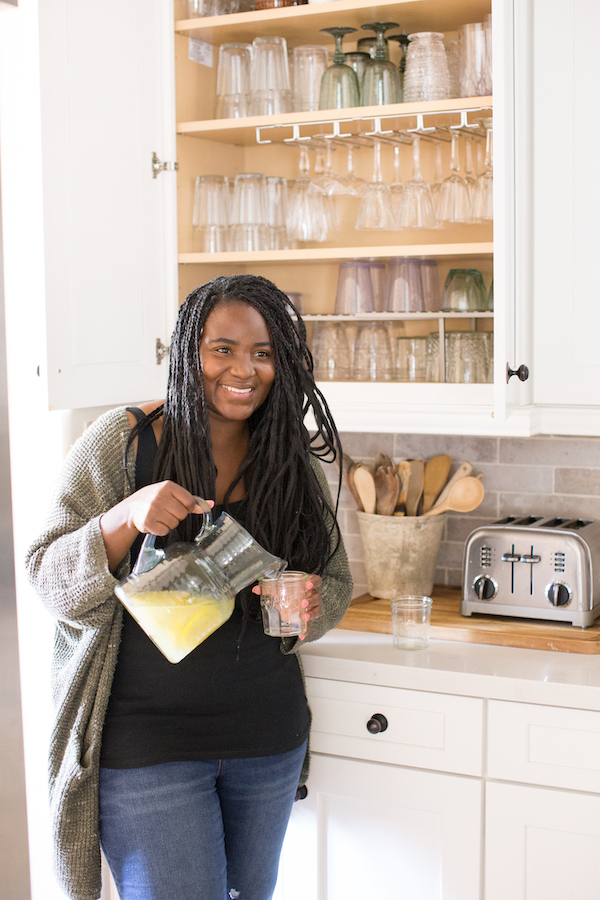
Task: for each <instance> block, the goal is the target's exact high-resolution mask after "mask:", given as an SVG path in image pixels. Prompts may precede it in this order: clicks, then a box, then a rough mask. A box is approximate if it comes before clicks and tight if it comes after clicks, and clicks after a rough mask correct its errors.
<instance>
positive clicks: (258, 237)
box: [231, 172, 268, 250]
mask: <svg viewBox="0 0 600 900" xmlns="http://www.w3.org/2000/svg"><path fill="white" fill-rule="evenodd" d="M267 245H268V237H267V194H266V178H265V176H264V175H260V174H258V173H253V172H252V173H250V172H243V173H241V174H239V175H236V176H235V182H234V187H233V208H232V213H231V249H232V250H267V249H268V246H267Z"/></svg>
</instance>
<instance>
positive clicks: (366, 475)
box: [354, 463, 377, 514]
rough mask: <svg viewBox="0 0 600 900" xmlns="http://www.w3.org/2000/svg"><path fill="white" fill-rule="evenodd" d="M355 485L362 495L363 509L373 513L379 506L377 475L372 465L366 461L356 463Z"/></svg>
mask: <svg viewBox="0 0 600 900" xmlns="http://www.w3.org/2000/svg"><path fill="white" fill-rule="evenodd" d="M354 487H355V488H356V493H357V494H358V496H359V497H360V502H361V504H362V508H363V510H364V511H365V512H366V513H371V514H373V513H374V512H375V510H376V508H377V494H376V492H375V477H374V475H373V470H372V469H371V467H370V466H367V465H365V464H364V463H357V464H356V469H355V470H354Z"/></svg>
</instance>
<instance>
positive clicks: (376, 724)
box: [367, 713, 388, 734]
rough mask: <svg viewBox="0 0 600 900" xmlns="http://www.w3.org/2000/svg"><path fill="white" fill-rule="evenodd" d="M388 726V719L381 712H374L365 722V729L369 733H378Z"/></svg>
mask: <svg viewBox="0 0 600 900" xmlns="http://www.w3.org/2000/svg"><path fill="white" fill-rule="evenodd" d="M387 727H388V720H387V719H386V717H385V716H383V715H382V714H381V713H375V715H373V716H371V718H370V719H369V721H368V722H367V731H370V732H371V734H379V733H380V732H381V731H385V729H386V728H387Z"/></svg>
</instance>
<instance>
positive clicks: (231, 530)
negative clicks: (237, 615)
mask: <svg viewBox="0 0 600 900" xmlns="http://www.w3.org/2000/svg"><path fill="white" fill-rule="evenodd" d="M195 500H196V503H197V505H198V506H200V507H201V508H202V509H203V523H202V528H201V530H200V532H199V533H198V535H197V536H196V538H195V539H194V542H193V543H191V544H185V543H175V544H172V545H171V546H170V547H167V548H166V550H161V549H157V548H156V547H155V541H156V538H155V536H154V535H153V534H147V535H146V537H145V538H144V542H143V544H142V547H141V550H140V553H139V555H138V558H137V561H136V563H135V566H134V567H133V570H132V572H131V574H130V575H129V576H128V577H127V578H125V579H124V580H123V581H121V582H120V583H119V584H118V585H117V587H116V588H115V594H116V595H117V597H118V598H119V600H120V601H121V603H123V605H124V606H125V608H126V609H127V610H128V611H129V613H130V614H131V615H132V616H133V618H134V619H135V620H136V622H137V623H138V624H139V625H140V626H141V627H142V628H143V629H144V631H145V632H146V634H147V635H148V637H149V638H150V639H151V640H152V641H153V642H154V643H155V644H156V646H157V647H158V649H159V650H160V651H161V652H162V653H163V654H164V656H166V658H167V659H168V660H169V662H172V663H178V662H180V660H182V659H183V658H184V657H185V656H187V655H188V653H191V651H192V650H194V648H195V647H197V646H198V644H200V643H201V642H202V641H204V640H205V639H206V638H207V637H209V635H211V634H212V633H213V631H216V630H217V628H220V626H221V625H222V624H223V623H224V622H226V621H227V619H228V618H229V617H230V616H231V614H232V612H233V608H234V605H235V595H236V594H237V593H239V591H241V590H242V589H243V588H245V587H248V585H250V584H252V583H253V582H255V581H256V580H257V579H258V578H259V577H261V576H263V575H268V576H271V577H276V576H277V575H278V574H279V573H280V572H282V571H283V570H284V569H285V567H286V566H287V563H286V562H285V560H282V559H279V558H278V557H277V556H273V554H271V553H269V552H268V551H267V550H265V549H264V548H263V547H261V546H260V544H258V543H257V542H256V541H255V540H254V538H253V537H252V536H251V535H250V534H248V532H247V531H246V529H245V528H243V527H242V526H241V525H240V524H239V522H236V520H235V519H234V518H232V517H231V516H230V515H229V513H226V512H224V513H221V515H220V516H219V518H218V519H217V521H216V522H214V523H213V521H212V511H211V508H210V506H209V505H208V503H206V501H205V500H202V499H201V498H199V497H196V498H195Z"/></svg>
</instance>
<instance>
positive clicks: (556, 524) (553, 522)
mask: <svg viewBox="0 0 600 900" xmlns="http://www.w3.org/2000/svg"><path fill="white" fill-rule="evenodd" d="M567 521H568V519H561V518H560V517H559V516H556V517H555V518H554V519H548V521H547V522H544V525H543V527H544V528H560V527H561V526H562V525H564V523H565V522H567Z"/></svg>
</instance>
